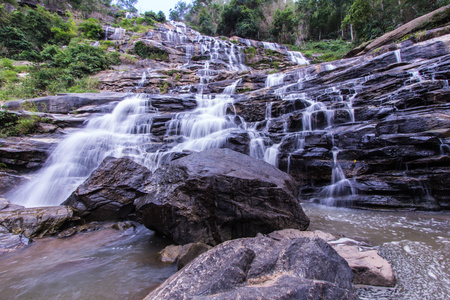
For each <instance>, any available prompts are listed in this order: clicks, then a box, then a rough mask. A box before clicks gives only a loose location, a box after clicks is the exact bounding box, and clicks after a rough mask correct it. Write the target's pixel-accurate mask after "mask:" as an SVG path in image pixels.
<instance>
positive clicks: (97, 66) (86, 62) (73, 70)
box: [53, 44, 111, 77]
mask: <svg viewBox="0 0 450 300" xmlns="http://www.w3.org/2000/svg"><path fill="white" fill-rule="evenodd" d="M110 64H111V61H110V60H109V58H108V57H107V55H106V52H105V50H103V49H102V48H99V47H93V46H90V45H87V44H75V45H72V44H71V45H69V46H68V47H67V48H66V49H64V50H61V51H59V53H58V54H57V55H55V57H54V63H53V65H54V66H56V67H60V68H66V69H67V70H68V72H69V73H70V74H73V76H74V77H82V76H84V75H90V74H94V73H97V72H99V71H102V70H105V69H107V68H108V67H109V66H110Z"/></svg>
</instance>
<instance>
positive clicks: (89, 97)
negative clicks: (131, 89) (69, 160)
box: [4, 92, 130, 114]
mask: <svg viewBox="0 0 450 300" xmlns="http://www.w3.org/2000/svg"><path fill="white" fill-rule="evenodd" d="M129 96H130V94H126V93H112V92H110V93H79V94H75V93H73V94H70V93H68V94H58V95H57V96H47V97H42V98H35V99H27V100H15V101H9V102H6V103H5V104H4V106H5V108H7V109H9V110H20V109H22V105H23V103H25V102H28V103H31V105H34V106H36V108H37V109H38V110H39V111H42V112H48V113H56V114H68V113H70V112H73V111H74V110H76V109H78V108H80V107H83V106H87V105H102V104H106V103H109V102H113V101H120V100H123V99H125V98H126V97H129Z"/></svg>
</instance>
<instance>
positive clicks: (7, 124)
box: [0, 110, 19, 136]
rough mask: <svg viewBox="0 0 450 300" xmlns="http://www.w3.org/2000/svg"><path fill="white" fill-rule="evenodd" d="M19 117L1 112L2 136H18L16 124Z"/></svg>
mask: <svg viewBox="0 0 450 300" xmlns="http://www.w3.org/2000/svg"><path fill="white" fill-rule="evenodd" d="M18 120H19V117H18V116H17V115H16V114H13V113H10V112H7V111H3V110H0V136H10V135H15V134H16V128H15V126H16V124H17V121H18Z"/></svg>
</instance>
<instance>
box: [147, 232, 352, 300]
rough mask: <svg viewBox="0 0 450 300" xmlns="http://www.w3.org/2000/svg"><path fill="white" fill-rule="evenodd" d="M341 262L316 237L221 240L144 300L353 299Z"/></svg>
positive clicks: (349, 277) (347, 273)
mask: <svg viewBox="0 0 450 300" xmlns="http://www.w3.org/2000/svg"><path fill="white" fill-rule="evenodd" d="M351 281H352V272H351V270H350V268H349V267H348V265H347V263H346V262H345V260H344V259H343V258H342V257H340V256H339V255H338V254H337V253H336V252H335V251H334V250H333V249H332V248H331V246H329V245H328V244H327V243H326V242H324V241H323V240H321V239H318V238H296V239H293V240H291V239H282V240H275V239H272V238H269V237H263V236H258V237H255V238H242V239H237V240H232V241H228V242H224V243H222V244H220V245H218V246H216V247H214V248H213V249H211V250H209V251H208V252H206V253H203V254H202V255H200V256H199V257H197V258H196V259H195V260H194V261H192V262H191V263H189V264H188V265H187V266H185V267H184V268H183V269H181V270H180V271H179V272H178V273H176V274H174V275H172V276H171V277H170V278H169V279H167V280H166V281H165V282H164V283H162V284H161V285H160V286H159V287H158V288H157V289H156V290H154V291H152V292H151V293H150V294H149V295H148V296H147V297H146V298H145V299H146V300H150V299H158V300H160V299H190V298H198V299H200V298H201V299H207V298H214V299H357V297H356V295H355V294H354V292H353V287H352V283H351Z"/></svg>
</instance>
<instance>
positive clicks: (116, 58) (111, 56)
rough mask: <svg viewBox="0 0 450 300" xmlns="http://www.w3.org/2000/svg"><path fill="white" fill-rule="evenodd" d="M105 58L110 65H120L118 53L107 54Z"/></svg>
mask: <svg viewBox="0 0 450 300" xmlns="http://www.w3.org/2000/svg"><path fill="white" fill-rule="evenodd" d="M106 57H107V58H108V60H109V63H110V64H111V65H116V66H117V65H120V64H121V63H122V60H121V59H120V53H119V52H116V51H114V52H108V53H106Z"/></svg>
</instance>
